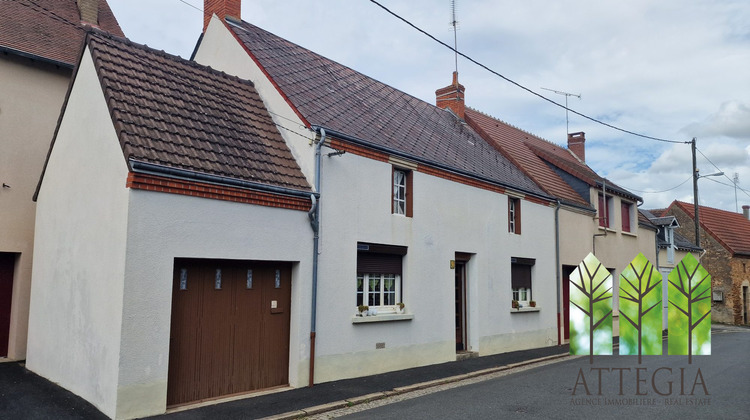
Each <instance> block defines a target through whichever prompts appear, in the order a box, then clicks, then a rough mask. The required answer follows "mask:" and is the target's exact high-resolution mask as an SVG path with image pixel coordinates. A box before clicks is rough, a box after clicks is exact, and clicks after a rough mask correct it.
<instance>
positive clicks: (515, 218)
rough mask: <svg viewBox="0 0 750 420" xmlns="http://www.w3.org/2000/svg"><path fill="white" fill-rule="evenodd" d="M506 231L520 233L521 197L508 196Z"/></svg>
mask: <svg viewBox="0 0 750 420" xmlns="http://www.w3.org/2000/svg"><path fill="white" fill-rule="evenodd" d="M508 232H510V233H515V234H516V235H520V234H521V199H520V198H514V197H508Z"/></svg>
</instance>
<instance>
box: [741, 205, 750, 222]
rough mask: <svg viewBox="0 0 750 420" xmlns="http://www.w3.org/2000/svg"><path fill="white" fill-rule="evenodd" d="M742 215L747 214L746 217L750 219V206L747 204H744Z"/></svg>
mask: <svg viewBox="0 0 750 420" xmlns="http://www.w3.org/2000/svg"><path fill="white" fill-rule="evenodd" d="M742 215H743V216H745V219H747V220H750V206H748V205H747V204H745V205H744V206H742Z"/></svg>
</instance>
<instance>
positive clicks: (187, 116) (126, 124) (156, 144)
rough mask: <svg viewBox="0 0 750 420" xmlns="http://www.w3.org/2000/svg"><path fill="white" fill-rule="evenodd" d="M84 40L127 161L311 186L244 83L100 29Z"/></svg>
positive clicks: (302, 187)
mask: <svg viewBox="0 0 750 420" xmlns="http://www.w3.org/2000/svg"><path fill="white" fill-rule="evenodd" d="M86 42H87V45H88V47H89V48H90V50H91V54H92V57H93V59H94V63H95V66H96V70H97V73H98V75H99V80H100V82H101V85H102V89H103V91H104V96H105V98H106V101H107V104H108V106H109V111H110V115H111V116H112V121H113V123H114V126H115V129H116V131H117V134H118V137H119V140H120V144H121V146H122V149H123V152H124V155H125V158H126V159H128V160H129V161H130V160H131V159H132V160H135V161H138V162H145V163H150V164H156V165H162V166H167V167H172V168H178V169H183V170H189V171H195V172H200V173H206V174H211V175H216V176H220V177H227V178H232V179H238V180H242V181H248V182H255V183H261V184H267V185H274V186H280V187H284V188H292V189H298V190H310V186H309V184H308V183H307V181H306V179H305V177H304V175H303V174H302V172H301V170H300V168H299V166H298V165H297V162H296V160H295V159H294V158H293V157H292V154H291V152H290V150H289V148H288V147H287V146H286V143H285V142H284V139H283V138H282V137H281V134H279V132H278V129H277V127H276V126H275V124H274V122H273V120H272V119H271V116H270V114H268V111H267V110H266V109H265V107H264V105H263V101H262V100H261V99H260V96H258V93H257V91H256V90H255V88H254V87H253V84H252V83H251V82H249V81H245V80H242V79H239V78H237V77H234V76H229V75H226V74H224V73H222V72H218V71H215V70H212V69H211V68H209V67H204V66H201V65H199V64H197V63H195V62H191V61H188V60H184V59H182V58H180V57H176V56H173V55H169V54H167V53H165V52H163V51H156V50H153V49H150V48H148V47H146V46H144V45H140V44H135V43H132V42H130V41H128V40H126V39H124V38H118V37H113V36H110V35H105V34H103V33H102V32H100V31H92V32H91V33H90V34H89V36H88V38H87V41H86Z"/></svg>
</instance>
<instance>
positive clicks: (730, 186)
mask: <svg viewBox="0 0 750 420" xmlns="http://www.w3.org/2000/svg"><path fill="white" fill-rule="evenodd" d="M701 179H703V177H701ZM705 179H707V180H709V181H711V182H715V183H717V184H720V185H723V186H725V187H729V188H734V185H729V184H725V183H723V182H721V181H717V180H715V179H711V178H709V177H705ZM737 189H739V190H740V191H742V192H743V193H745V195H746V196H748V197H750V194H748V192H747V191H745V190H743V189H742V188H739V187H737Z"/></svg>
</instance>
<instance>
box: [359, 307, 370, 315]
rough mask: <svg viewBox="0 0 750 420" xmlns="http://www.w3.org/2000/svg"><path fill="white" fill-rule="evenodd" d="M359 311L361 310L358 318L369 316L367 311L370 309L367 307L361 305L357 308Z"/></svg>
mask: <svg viewBox="0 0 750 420" xmlns="http://www.w3.org/2000/svg"><path fill="white" fill-rule="evenodd" d="M357 309H359V314H358V316H367V311H368V310H369V309H370V307H369V306H367V305H359V306H357Z"/></svg>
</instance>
